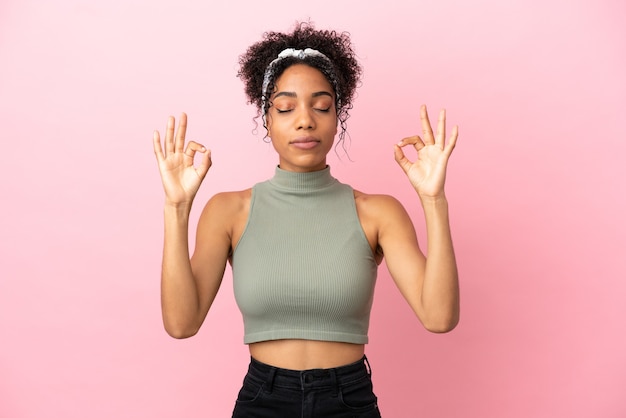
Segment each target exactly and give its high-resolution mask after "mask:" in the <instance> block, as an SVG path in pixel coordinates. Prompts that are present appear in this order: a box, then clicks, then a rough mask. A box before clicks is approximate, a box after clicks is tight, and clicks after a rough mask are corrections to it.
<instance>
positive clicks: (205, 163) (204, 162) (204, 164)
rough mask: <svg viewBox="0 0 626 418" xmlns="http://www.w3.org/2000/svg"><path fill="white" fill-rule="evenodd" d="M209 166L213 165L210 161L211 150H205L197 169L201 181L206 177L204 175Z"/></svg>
mask: <svg viewBox="0 0 626 418" xmlns="http://www.w3.org/2000/svg"><path fill="white" fill-rule="evenodd" d="M211 165H213V162H212V161H211V150H209V149H205V151H204V152H203V154H202V159H201V160H200V164H199V165H198V169H197V172H198V175H199V176H200V178H201V179H203V178H204V176H206V173H207V172H208V171H209V168H211Z"/></svg>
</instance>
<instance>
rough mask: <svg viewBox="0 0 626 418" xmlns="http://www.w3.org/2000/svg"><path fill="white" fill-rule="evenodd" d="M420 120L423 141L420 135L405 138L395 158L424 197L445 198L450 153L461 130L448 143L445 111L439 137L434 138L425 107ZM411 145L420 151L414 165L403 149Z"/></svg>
mask: <svg viewBox="0 0 626 418" xmlns="http://www.w3.org/2000/svg"><path fill="white" fill-rule="evenodd" d="M420 119H421V121H422V132H423V138H420V136H419V135H415V136H410V137H408V138H404V139H403V140H402V141H400V142H398V143H397V144H396V145H394V156H395V159H396V161H397V163H398V165H400V167H401V168H402V170H403V171H404V172H405V174H406V175H407V177H408V178H409V181H410V182H411V184H412V185H413V187H414V188H415V190H416V191H417V193H418V194H419V196H420V198H422V199H423V198H427V199H428V198H441V197H444V196H445V195H444V184H445V180H446V168H447V166H448V159H449V158H450V154H452V150H453V149H454V146H455V145H456V139H457V137H458V135H459V130H458V127H457V126H455V127H454V128H453V129H452V134H451V135H450V138H448V140H447V141H446V139H445V136H446V111H445V110H441V111H440V112H439V121H438V123H437V134H436V136H433V130H432V129H431V127H430V121H429V119H428V112H427V111H426V106H425V105H422V106H421V108H420ZM407 145H413V146H414V147H415V150H416V151H417V160H415V161H414V162H411V161H409V159H408V158H406V156H405V155H404V152H403V151H402V148H403V147H405V146H407Z"/></svg>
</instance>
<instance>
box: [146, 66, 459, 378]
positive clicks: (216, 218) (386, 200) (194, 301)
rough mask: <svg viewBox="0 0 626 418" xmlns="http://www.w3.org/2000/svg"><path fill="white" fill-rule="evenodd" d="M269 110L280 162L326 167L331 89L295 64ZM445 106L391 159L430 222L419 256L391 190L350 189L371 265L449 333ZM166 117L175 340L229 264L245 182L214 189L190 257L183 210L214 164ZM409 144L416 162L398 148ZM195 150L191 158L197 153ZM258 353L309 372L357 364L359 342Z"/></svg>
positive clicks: (268, 345) (166, 300)
mask: <svg viewBox="0 0 626 418" xmlns="http://www.w3.org/2000/svg"><path fill="white" fill-rule="evenodd" d="M276 86H277V88H276V91H275V92H274V94H273V96H272V98H271V99H272V103H273V105H272V107H270V109H269V112H268V114H267V122H268V131H269V134H268V136H269V137H270V138H271V139H272V144H273V146H274V149H275V150H276V152H277V155H278V160H279V165H280V167H281V168H282V169H284V170H288V171H295V172H310V171H317V170H321V169H323V168H325V167H326V156H327V154H328V152H329V151H330V150H331V148H332V146H333V142H334V138H335V135H336V133H337V116H336V115H337V112H336V109H335V105H334V103H335V100H334V92H333V89H332V87H331V85H330V84H329V83H328V81H327V80H326V79H325V77H324V76H323V75H322V73H321V72H320V71H318V70H317V69H314V68H312V67H309V66H306V65H303V64H296V65H293V66H291V67H289V68H287V69H286V70H285V72H284V73H283V74H282V75H281V76H280V77H279V79H278V80H277V82H276ZM445 117H446V115H445V111H441V112H440V113H439V119H438V123H437V132H436V134H434V133H433V131H432V129H431V125H430V121H429V118H428V113H427V110H426V107H425V106H422V107H421V109H420V121H421V127H422V135H421V136H418V135H415V136H410V137H407V138H404V139H402V140H401V141H399V142H398V143H397V144H395V145H394V157H395V160H396V161H397V163H398V165H399V166H400V168H401V169H402V170H403V172H404V173H405V174H406V176H407V179H408V180H409V182H410V183H411V185H412V186H413V187H414V189H415V191H416V193H417V195H418V197H419V199H420V202H421V204H422V208H423V211H424V216H425V220H426V229H427V236H428V242H427V250H428V251H427V253H428V258H426V257H425V256H424V254H423V253H422V251H421V249H420V247H419V245H418V242H417V237H416V233H415V228H414V226H413V224H412V222H411V219H410V217H409V215H408V213H407V212H406V210H405V209H404V207H403V206H402V205H401V204H400V203H399V202H398V201H397V200H396V199H395V198H393V197H391V196H387V195H370V194H366V193H363V192H360V191H355V193H354V197H355V202H356V207H357V213H358V216H359V220H360V222H361V226H362V228H363V230H364V232H365V235H366V237H367V239H368V242H369V244H370V246H371V248H372V251H373V252H374V253H375V254H376V255H377V262H378V263H380V262H381V261H382V258H383V256H384V257H385V260H386V264H387V267H388V269H389V272H390V274H391V276H392V278H393V280H394V282H395V284H396V285H397V287H398V289H399V291H400V292H401V293H402V295H403V296H404V298H405V299H406V301H407V302H408V303H409V305H410V306H411V308H412V309H413V311H414V312H415V314H416V316H417V317H418V319H419V320H420V321H421V323H422V324H423V326H424V327H425V328H426V329H428V330H429V331H432V332H448V331H450V330H452V329H453V328H454V327H455V326H456V325H457V323H458V321H459V286H458V274H457V267H456V261H455V256H454V250H453V246H452V238H451V233H450V224H449V219H448V202H447V199H446V196H445V192H444V185H445V177H446V168H447V163H448V160H449V158H450V155H451V153H452V150H453V149H454V146H455V144H456V139H457V136H458V129H457V128H456V127H455V128H454V129H453V130H452V133H451V135H450V137H449V139H448V140H447V141H446V139H445V135H446V133H445ZM174 126H175V121H174V118H173V117H170V118H169V119H168V123H167V129H166V133H165V138H164V141H163V145H162V144H161V139H160V135H159V133H158V132H155V133H154V139H153V145H154V152H155V155H156V159H157V162H158V165H159V170H160V173H161V179H162V182H163V187H164V190H165V208H164V215H165V239H164V248H163V265H162V276H161V305H162V313H163V322H164V326H165V329H166V331H167V332H168V333H169V334H170V335H171V336H172V337H174V338H187V337H190V336H192V335H194V334H196V333H197V332H198V330H199V329H200V326H201V325H202V322H203V321H204V319H205V317H206V315H207V313H208V311H209V309H210V307H211V304H212V302H213V300H214V299H215V296H216V294H217V291H218V289H219V286H220V284H221V281H222V277H223V274H224V271H225V268H226V264H227V262H228V260H229V258H230V254H231V252H232V250H233V248H235V247H236V245H237V243H238V241H239V239H240V237H241V235H242V233H243V229H244V227H245V224H246V221H247V219H248V213H249V207H250V197H251V189H246V190H242V191H236V192H225V193H219V194H216V195H215V196H213V197H212V198H211V199H210V200H209V201H208V202H207V204H206V206H205V208H204V210H203V212H202V214H201V216H200V220H199V223H198V230H197V233H196V245H195V250H194V254H193V256H192V257H191V258H190V257H189V248H188V244H187V243H188V230H189V213H190V210H191V205H192V202H193V199H194V197H195V195H196V193H197V191H198V188H199V187H200V184H201V183H202V180H203V179H204V177H205V176H206V174H207V172H208V171H209V168H210V167H211V155H210V151H209V150H208V149H206V148H205V147H204V146H203V145H201V144H199V143H196V142H194V141H187V143H186V145H185V133H186V127H187V116H186V115H185V114H184V113H183V114H182V115H181V117H180V121H179V125H178V129H177V130H176V132H175V129H174ZM405 147H414V148H415V150H416V151H417V153H418V158H417V160H416V161H410V160H408V159H407V158H406V156H405V154H404V152H403V148H405ZM196 154H199V158H197V160H198V161H197V164H195V165H194V157H196ZM249 349H250V354H251V355H252V356H253V357H254V358H255V359H257V360H259V361H261V362H263V363H267V364H272V365H275V366H277V367H282V368H288V369H295V370H305V369H312V368H329V367H337V366H341V365H345V364H349V363H352V362H354V361H357V360H358V359H360V358H361V357H362V356H363V353H364V346H363V345H360V344H349V343H341V342H328V341H309V340H293V339H292V340H289V339H286V340H276V341H263V342H258V343H254V344H250V345H249Z"/></svg>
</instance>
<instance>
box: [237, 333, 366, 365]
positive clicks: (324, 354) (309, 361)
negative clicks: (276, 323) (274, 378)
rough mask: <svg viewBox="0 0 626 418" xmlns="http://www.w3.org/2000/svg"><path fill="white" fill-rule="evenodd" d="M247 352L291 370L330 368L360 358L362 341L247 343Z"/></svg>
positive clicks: (267, 362) (363, 349) (268, 362)
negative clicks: (354, 342)
mask: <svg viewBox="0 0 626 418" xmlns="http://www.w3.org/2000/svg"><path fill="white" fill-rule="evenodd" d="M249 347H250V355H251V356H252V357H253V358H254V359H255V360H258V361H260V362H261V363H265V364H269V365H271V366H275V367H280V368H283V369H291V370H309V369H329V368H333V367H340V366H345V365H346V364H351V363H354V362H356V361H358V360H360V359H361V358H362V357H363V354H364V352H365V346H364V345H363V344H350V343H342V342H335V341H312V340H272V341H261V342H258V343H253V344H250V345H249Z"/></svg>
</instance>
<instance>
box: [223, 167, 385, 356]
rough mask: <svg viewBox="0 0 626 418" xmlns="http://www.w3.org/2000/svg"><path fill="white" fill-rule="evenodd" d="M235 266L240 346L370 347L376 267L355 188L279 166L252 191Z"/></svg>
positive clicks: (326, 171) (326, 173)
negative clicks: (296, 342) (318, 343)
mask: <svg viewBox="0 0 626 418" xmlns="http://www.w3.org/2000/svg"><path fill="white" fill-rule="evenodd" d="M232 268H233V286H234V293H235V299H236V301H237V305H238V306H239V309H240V310H241V313H242V316H243V321H244V343H246V344H250V343H254V342H259V341H267V340H277V339H309V340H322V341H340V342H348V343H355V344H365V343H367V342H368V335H367V334H368V329H369V318H370V311H371V307H372V302H373V295H374V285H375V282H376V274H377V268H378V266H377V264H376V260H375V257H374V254H373V253H372V250H371V248H370V246H369V243H368V241H367V238H366V236H365V233H364V231H363V228H362V227H361V223H360V221H359V218H358V215H357V211H356V203H355V200H354V190H353V189H352V187H350V186H348V185H346V184H343V183H340V182H339V181H338V180H337V179H335V178H334V177H333V176H332V175H331V173H330V167H328V166H327V167H326V168H325V169H323V170H320V171H315V172H308V173H296V172H291V171H286V170H282V169H280V168H279V167H277V168H276V171H275V173H274V177H272V178H271V179H269V180H266V181H264V182H261V183H258V184H256V185H255V186H254V187H253V188H252V197H251V202H250V213H249V215H248V221H247V223H246V227H245V230H244V232H243V234H242V236H241V238H240V240H239V242H238V244H237V247H236V248H235V250H234V251H233V256H232Z"/></svg>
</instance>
